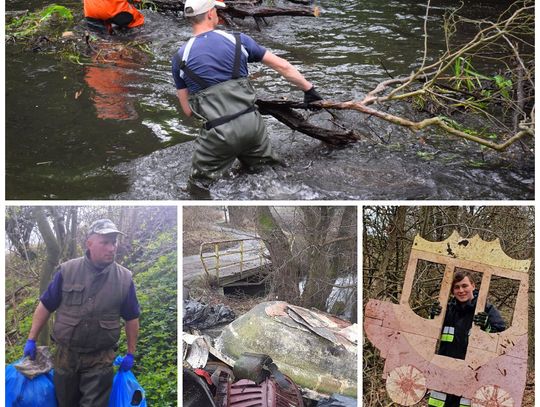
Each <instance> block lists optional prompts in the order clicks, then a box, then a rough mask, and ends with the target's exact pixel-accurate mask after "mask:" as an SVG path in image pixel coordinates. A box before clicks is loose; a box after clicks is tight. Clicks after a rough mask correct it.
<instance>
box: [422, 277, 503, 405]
mask: <svg viewBox="0 0 540 407" xmlns="http://www.w3.org/2000/svg"><path fill="white" fill-rule="evenodd" d="M452 295H453V298H452V299H451V300H450V302H449V303H448V307H447V310H446V315H445V317H444V324H443V330H442V333H441V341H440V346H439V351H438V352H437V353H438V354H439V355H443V356H449V357H452V358H456V359H465V355H466V354H467V346H468V344H469V334H470V331H471V327H472V324H473V323H474V324H475V325H478V326H480V328H481V329H482V330H483V331H486V332H502V331H504V330H505V329H506V324H505V322H504V320H503V319H502V317H501V314H500V313H499V311H498V310H497V308H495V306H494V305H491V304H489V303H486V306H485V308H484V310H483V311H480V312H478V313H477V314H476V315H475V313H474V312H475V309H476V302H477V300H478V290H477V289H476V284H475V282H474V278H473V275H472V273H470V272H468V271H466V270H460V271H457V272H455V273H454V279H453V281H452ZM440 313H441V306H440V304H439V303H437V304H434V305H433V306H432V307H431V316H432V317H433V316H435V315H439V314H440ZM428 405H430V406H438V407H441V406H443V405H444V406H445V407H459V406H469V405H470V400H468V399H464V398H461V397H459V396H455V395H452V394H445V393H441V392H434V391H432V392H431V393H430V397H429V400H428Z"/></svg>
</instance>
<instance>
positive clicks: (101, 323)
mask: <svg viewBox="0 0 540 407" xmlns="http://www.w3.org/2000/svg"><path fill="white" fill-rule="evenodd" d="M118 234H123V233H122V232H120V231H119V230H118V229H117V228H116V226H115V225H114V223H112V222H111V221H110V220H109V219H100V220H97V221H95V222H94V223H92V225H91V226H90V230H89V232H88V237H87V240H86V249H87V250H86V255H85V256H84V257H80V258H77V259H73V260H69V261H67V262H65V263H62V264H61V265H60V266H59V267H58V271H57V273H56V274H55V275H54V278H53V281H52V282H51V283H50V284H49V286H48V288H47V290H46V291H45V292H44V293H43V294H42V295H41V297H40V302H39V304H38V306H37V308H36V310H35V312H34V316H33V319H32V327H31V329H30V333H29V335H28V341H27V342H26V345H25V347H24V355H25V356H28V357H30V359H35V357H36V339H37V337H38V335H39V332H40V331H41V329H42V328H43V326H44V325H45V324H46V323H47V320H48V318H49V316H50V314H51V313H52V312H54V311H56V318H55V321H54V326H53V333H52V338H53V340H54V341H55V342H56V348H57V349H56V355H55V360H54V386H55V391H56V398H57V400H58V405H59V406H60V407H107V406H108V404H109V395H110V392H111V387H112V381H113V376H114V372H113V368H112V362H113V360H114V358H115V351H116V350H117V348H118V345H117V342H118V339H119V338H120V317H121V318H122V319H124V320H125V321H126V322H125V331H126V337H127V351H128V353H127V355H126V356H125V357H124V359H123V361H122V364H121V365H120V369H122V370H124V371H127V370H130V369H131V368H132V367H133V362H134V360H133V359H134V354H135V348H136V344H137V336H138V334H139V302H138V300H137V295H136V293H135V286H134V285H133V280H132V278H131V272H130V271H129V270H128V269H126V268H124V267H122V266H120V265H119V264H117V263H116V262H115V261H114V259H115V255H116V249H117V241H116V238H117V236H118Z"/></svg>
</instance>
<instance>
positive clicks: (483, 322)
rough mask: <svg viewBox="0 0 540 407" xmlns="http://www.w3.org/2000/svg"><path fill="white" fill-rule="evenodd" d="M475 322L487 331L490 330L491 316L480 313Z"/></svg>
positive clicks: (474, 319)
mask: <svg viewBox="0 0 540 407" xmlns="http://www.w3.org/2000/svg"><path fill="white" fill-rule="evenodd" d="M473 322H474V324H475V325H478V326H479V327H480V328H481V329H482V330H483V331H485V330H487V329H488V328H489V315H488V314H487V312H479V313H478V314H476V315H475V316H474V317H473Z"/></svg>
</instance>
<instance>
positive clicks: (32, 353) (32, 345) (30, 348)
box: [24, 339, 36, 360]
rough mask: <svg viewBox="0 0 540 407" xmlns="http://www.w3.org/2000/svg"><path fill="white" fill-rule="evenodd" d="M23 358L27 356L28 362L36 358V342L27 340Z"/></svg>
mask: <svg viewBox="0 0 540 407" xmlns="http://www.w3.org/2000/svg"><path fill="white" fill-rule="evenodd" d="M24 356H28V357H29V358H30V360H34V359H35V358H36V341H34V340H33V339H28V340H27V341H26V345H24Z"/></svg>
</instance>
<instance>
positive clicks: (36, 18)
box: [6, 4, 73, 39]
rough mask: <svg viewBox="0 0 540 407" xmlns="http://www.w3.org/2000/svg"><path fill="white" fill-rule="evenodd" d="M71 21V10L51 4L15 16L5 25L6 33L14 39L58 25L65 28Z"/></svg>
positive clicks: (30, 35) (29, 35)
mask: <svg viewBox="0 0 540 407" xmlns="http://www.w3.org/2000/svg"><path fill="white" fill-rule="evenodd" d="M72 21H73V14H72V13H71V10H69V9H68V8H66V7H64V6H59V5H57V4H51V5H49V6H47V7H44V8H43V9H41V10H39V11H35V12H33V13H29V14H26V15H23V16H21V17H17V18H15V19H14V20H13V21H11V22H10V23H9V24H7V25H6V34H7V35H8V36H11V37H14V38H16V39H23V38H28V37H32V36H34V35H36V33H37V32H38V31H40V30H43V29H44V27H45V26H46V25H48V26H49V27H53V26H58V27H60V28H61V29H65V28H66V27H67V25H68V23H70V22H72Z"/></svg>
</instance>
